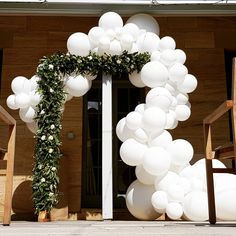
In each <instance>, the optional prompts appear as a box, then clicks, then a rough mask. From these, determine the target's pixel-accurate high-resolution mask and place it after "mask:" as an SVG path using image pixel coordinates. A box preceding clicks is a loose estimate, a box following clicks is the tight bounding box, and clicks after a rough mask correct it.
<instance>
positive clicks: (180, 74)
mask: <svg viewBox="0 0 236 236" xmlns="http://www.w3.org/2000/svg"><path fill="white" fill-rule="evenodd" d="M187 74H188V69H187V67H186V66H185V65H183V64H181V63H178V62H177V63H175V64H174V65H173V66H171V67H170V69H169V78H170V80H171V81H173V82H178V83H181V82H182V81H183V80H184V78H185V75H187Z"/></svg>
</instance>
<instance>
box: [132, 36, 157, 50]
mask: <svg viewBox="0 0 236 236" xmlns="http://www.w3.org/2000/svg"><path fill="white" fill-rule="evenodd" d="M159 41H160V38H159V37H158V36H157V35H156V34H154V33H151V32H147V33H145V34H142V35H140V36H139V37H138V38H137V41H136V43H137V46H138V49H139V52H140V53H142V52H149V53H152V52H153V51H156V50H158V46H159Z"/></svg>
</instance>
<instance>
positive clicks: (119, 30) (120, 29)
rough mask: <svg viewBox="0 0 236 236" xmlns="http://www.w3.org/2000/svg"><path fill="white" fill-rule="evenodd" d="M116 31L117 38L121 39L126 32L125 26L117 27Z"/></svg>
mask: <svg viewBox="0 0 236 236" xmlns="http://www.w3.org/2000/svg"><path fill="white" fill-rule="evenodd" d="M115 33H116V36H115V37H116V39H117V40H120V39H121V37H122V35H123V34H125V31H124V28H123V27H117V28H115Z"/></svg>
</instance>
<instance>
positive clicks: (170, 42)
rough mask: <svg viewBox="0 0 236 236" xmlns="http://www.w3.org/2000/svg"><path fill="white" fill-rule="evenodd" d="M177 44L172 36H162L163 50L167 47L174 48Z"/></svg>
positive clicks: (161, 45)
mask: <svg viewBox="0 0 236 236" xmlns="http://www.w3.org/2000/svg"><path fill="white" fill-rule="evenodd" d="M175 46H176V43H175V40H174V39H173V38H172V37H170V36H165V37H163V38H161V40H160V43H159V48H160V50H161V51H164V50H166V49H172V50H174V49H175Z"/></svg>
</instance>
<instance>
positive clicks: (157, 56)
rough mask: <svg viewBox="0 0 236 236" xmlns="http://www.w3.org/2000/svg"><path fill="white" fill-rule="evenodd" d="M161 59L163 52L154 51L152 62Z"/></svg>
mask: <svg viewBox="0 0 236 236" xmlns="http://www.w3.org/2000/svg"><path fill="white" fill-rule="evenodd" d="M160 59H161V52H160V51H154V52H152V54H151V61H160Z"/></svg>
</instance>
